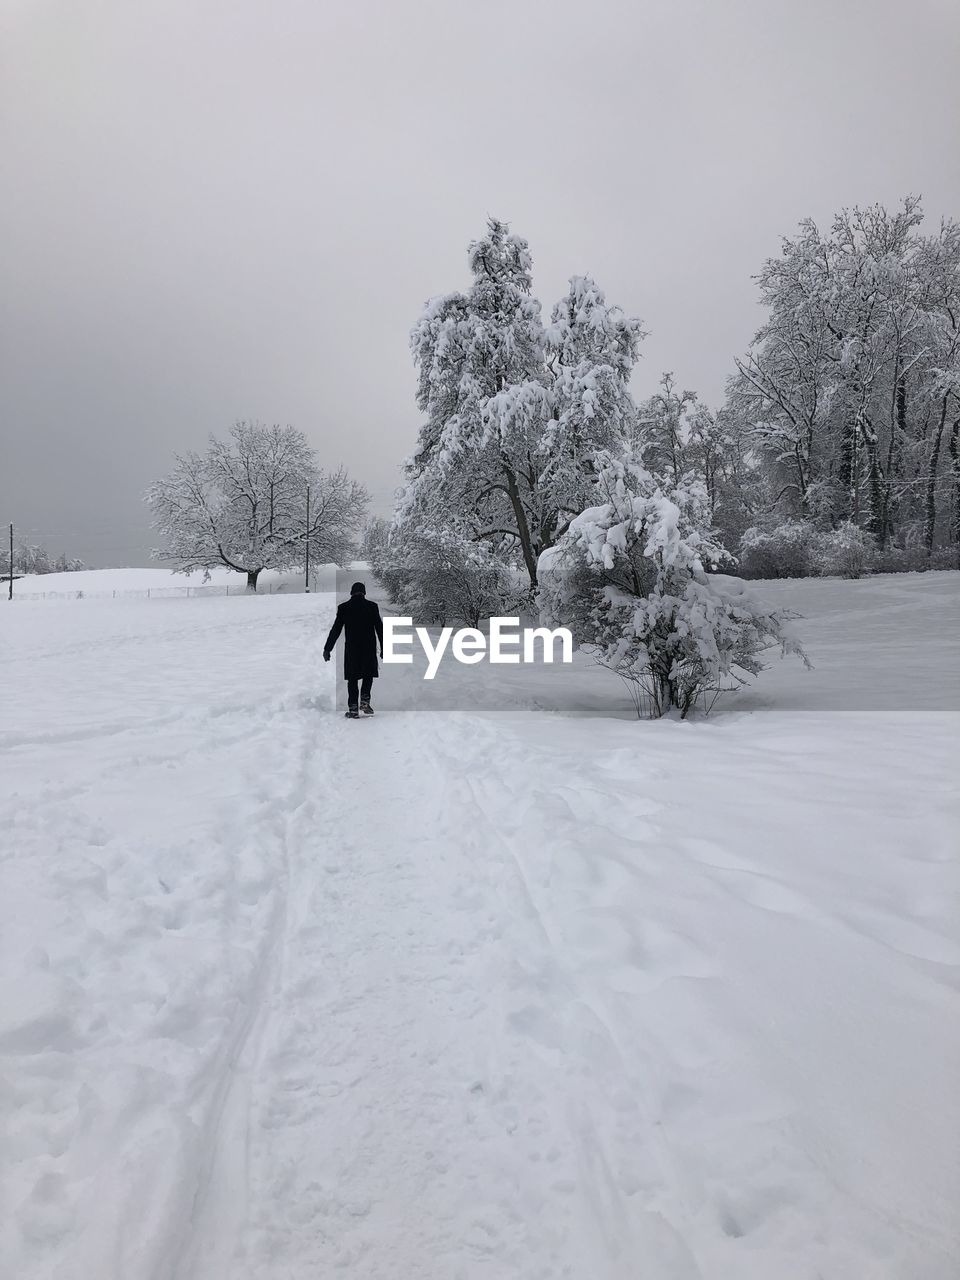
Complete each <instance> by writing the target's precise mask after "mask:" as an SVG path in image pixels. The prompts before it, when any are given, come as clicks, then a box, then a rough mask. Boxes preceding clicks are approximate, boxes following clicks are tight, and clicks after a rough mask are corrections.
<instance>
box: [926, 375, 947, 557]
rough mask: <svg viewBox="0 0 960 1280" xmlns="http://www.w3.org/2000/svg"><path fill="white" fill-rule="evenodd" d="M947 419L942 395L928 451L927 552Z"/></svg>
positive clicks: (932, 531)
mask: <svg viewBox="0 0 960 1280" xmlns="http://www.w3.org/2000/svg"><path fill="white" fill-rule="evenodd" d="M946 420H947V398H946V396H944V398H943V404H942V405H941V407H940V421H939V423H938V424H937V433H936V435H935V436H934V437H933V448H932V449H931V451H930V466H929V469H928V470H927V510H926V515H925V517H924V521H923V541H924V544H925V546H926V548H927V553H928V554H929V553H930V552H931V551H932V550H933V539H934V535H935V533H936V526H937V468H938V467H939V465H940V444H941V442H942V440H943V426H944V423H945V422H946Z"/></svg>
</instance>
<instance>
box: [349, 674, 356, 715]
mask: <svg viewBox="0 0 960 1280" xmlns="http://www.w3.org/2000/svg"><path fill="white" fill-rule="evenodd" d="M347 706H348V707H350V708H351V709H352V710H354V711H356V709H357V678H356V676H351V677H350V678H349V679H348V680H347Z"/></svg>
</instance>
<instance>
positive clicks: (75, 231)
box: [0, 0, 960, 565]
mask: <svg viewBox="0 0 960 1280" xmlns="http://www.w3.org/2000/svg"><path fill="white" fill-rule="evenodd" d="M0 15H2V40H0V58H2V65H0V184H2V198H0V237H2V239H0V243H2V246H3V248H2V258H0V263H2V265H0V329H2V332H0V339H2V345H0V361H2V368H0V523H3V524H5V523H6V522H8V521H9V520H11V519H13V520H15V521H16V523H17V525H18V527H21V528H23V530H24V532H25V534H26V535H27V536H29V537H30V539H31V540H41V536H42V535H46V541H47V542H48V545H49V547H50V549H51V550H53V551H59V550H60V549H65V550H67V551H68V552H69V553H71V554H78V555H81V556H82V557H83V558H84V559H86V560H87V561H88V562H89V563H92V564H95V565H109V564H136V563H146V562H147V554H148V551H149V548H150V546H151V545H152V537H151V534H150V531H149V525H148V522H147V519H146V512H145V509H144V507H143V505H142V500H141V494H142V491H143V489H144V488H145V486H146V485H147V484H148V483H149V482H150V481H151V480H152V479H154V478H156V477H157V476H159V475H161V474H163V473H164V472H166V471H167V470H168V469H169V466H170V464H171V461H172V455H173V453H174V451H176V450H183V449H188V448H191V447H197V446H202V445H203V443H204V441H205V439H206V436H207V434H208V433H209V432H210V431H213V432H220V431H222V430H225V429H226V428H227V427H229V425H230V423H231V422H232V421H233V420H234V419H236V418H239V417H247V418H260V419H262V420H264V421H269V422H275V421H276V422H284V423H285V422H291V423H293V424H295V425H296V426H298V427H300V428H301V429H302V430H303V431H305V432H306V434H307V435H308V437H309V438H310V440H311V442H312V443H313V444H314V445H315V446H316V448H317V449H318V451H319V454H320V458H321V461H322V463H323V464H324V465H327V466H336V465H337V464H338V463H341V462H343V463H345V464H346V465H347V466H348V467H349V468H350V470H351V471H352V472H353V473H354V474H355V475H356V476H357V478H358V479H361V480H363V481H364V482H365V483H366V484H367V485H368V487H369V488H370V490H371V492H372V494H373V495H374V499H375V506H376V507H377V508H378V509H380V510H381V511H386V510H387V509H388V508H389V505H390V495H391V493H392V490H393V488H394V487H395V486H396V484H397V483H398V480H399V470H398V468H399V464H400V463H401V461H402V459H403V457H404V456H405V455H406V454H407V453H408V452H409V451H410V449H411V447H412V445H413V442H414V439H415V435H416V429H417V424H418V414H417V410H416V406H415V404H414V402H413V389H414V375H413V369H412V366H411V363H410V357H409V350H408V345H407V339H408V333H409V330H410V327H411V325H412V324H413V322H414V320H415V319H416V317H417V314H418V312H419V309H420V307H421V305H422V304H423V302H424V301H425V299H426V298H427V297H429V296H431V295H433V294H436V293H442V292H446V291H448V290H450V289H455V288H460V287H462V286H464V285H465V284H466V283H467V280H468V275H467V267H466V246H467V243H468V242H469V241H470V240H471V239H473V238H474V237H476V236H478V235H479V234H481V233H482V231H483V227H484V220H485V218H486V216H487V215H488V214H496V215H497V216H499V217H503V218H506V219H508V220H509V221H510V222H511V223H512V225H513V228H514V230H516V231H517V232H519V233H520V234H521V235H524V236H526V237H527V238H528V239H529V241H530V245H531V249H532V251H533V257H534V271H535V287H536V292H537V294H538V296H539V297H540V298H541V300H542V302H543V304H544V311H545V312H547V313H549V309H550V307H551V306H552V304H553V302H554V301H555V299H556V298H557V297H558V296H559V295H560V294H561V293H562V292H563V289H564V286H565V281H566V278H567V277H568V276H569V275H572V274H584V273H590V274H592V275H594V276H595V277H596V278H597V280H598V281H599V282H600V284H601V285H602V286H603V287H604V289H605V290H606V292H607V296H608V298H609V299H610V300H612V301H615V302H618V303H620V304H621V305H622V306H623V307H624V308H626V309H627V310H628V311H630V312H631V313H633V314H635V315H639V316H640V317H641V318H642V319H643V320H644V322H645V326H646V328H647V329H648V330H649V331H650V336H649V338H648V339H647V341H646V342H645V343H644V345H643V359H642V361H641V367H640V369H639V371H638V373H637V375H636V377H635V380H634V391H635V393H636V394H637V395H638V396H643V395H645V394H648V393H649V392H650V391H652V390H653V389H654V388H655V386H656V383H657V380H658V378H659V376H660V373H661V372H662V371H663V370H664V369H673V370H674V371H675V373H676V375H677V378H678V380H679V381H680V382H681V383H683V384H684V385H685V386H689V387H691V388H695V389H697V390H699V391H700V392H701V395H702V396H703V397H704V398H705V399H707V400H708V401H709V402H711V403H716V402H717V401H719V400H720V399H721V397H722V392H723V385H724V380H725V378H726V376H727V374H728V373H729V372H730V370H731V368H732V362H733V358H734V356H735V355H736V354H738V353H740V352H741V351H742V350H743V349H744V347H745V345H746V344H747V342H748V340H749V338H750V336H751V334H752V332H753V330H754V329H755V328H756V326H757V324H758V322H759V319H760V312H759V310H758V308H757V305H756V292H755V286H754V285H753V283H752V281H751V279H750V277H751V274H753V273H754V272H755V271H756V270H757V269H758V267H759V265H760V263H761V261H762V260H763V258H764V257H766V256H768V255H770V254H773V253H776V252H777V250H778V246H779V237H780V236H781V235H784V234H789V233H790V232H791V231H792V230H793V229H794V228H795V226H796V223H797V222H798V220H799V219H800V218H801V217H803V216H805V215H808V214H809V215H812V216H813V217H815V218H817V220H818V221H824V222H825V221H827V220H828V219H829V217H830V215H831V214H832V213H833V211H834V210H836V209H837V208H839V207H840V206H842V205H849V204H854V203H861V204H865V203H870V202H872V201H874V200H880V201H883V202H889V203H896V202H897V201H898V199H899V198H900V197H901V196H902V195H904V194H906V193H907V192H918V193H920V194H921V195H922V196H923V199H924V207H925V210H926V213H927V216H928V219H929V220H930V221H931V222H932V221H936V220H938V219H939V218H940V216H941V215H942V214H946V215H949V216H955V217H960V142H958V138H960V76H958V75H957V67H958V66H960V3H958V0H911V2H910V3H909V4H904V3H903V0H790V2H789V3H788V2H786V0H700V2H693V0H633V2H632V3H626V2H623V3H618V2H616V0H591V2H590V3H587V2H586V0H583V2H581V3H577V4H573V3H570V2H569V0H551V2H550V3H534V2H533V0H509V2H508V3H501V2H500V0H470V2H469V3H467V2H461V0H446V2H440V0H434V2H432V3H428V2H427V0H345V2H343V3H332V2H331V0H270V2H269V3H267V0H58V2H54V0H0Z"/></svg>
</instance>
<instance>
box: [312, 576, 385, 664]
mask: <svg viewBox="0 0 960 1280" xmlns="http://www.w3.org/2000/svg"><path fill="white" fill-rule="evenodd" d="M341 631H342V632H343V633H344V641H343V678H344V680H362V679H363V678H364V676H378V675H379V674H380V669H379V667H378V666H377V645H378V644H379V646H380V648H381V649H382V648H383V619H382V618H381V617H380V609H379V607H378V606H377V604H376V603H375V602H374V601H373V600H368V599H367V597H366V596H362V595H359V594H357V595H355V596H351V597H350V599H349V600H344V602H343V604H341V605H340V606H339V607H338V608H337V617H336V621H335V622H334V624H333V626H332V627H331V628H330V634H329V635H328V636H327V643H326V644H325V645H324V646H323V651H324V653H329V652H330V651H331V650H332V649H333V646H334V645H335V644H336V643H337V638H338V637H339V635H340V632H341Z"/></svg>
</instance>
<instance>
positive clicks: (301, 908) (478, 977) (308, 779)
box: [0, 574, 960, 1280]
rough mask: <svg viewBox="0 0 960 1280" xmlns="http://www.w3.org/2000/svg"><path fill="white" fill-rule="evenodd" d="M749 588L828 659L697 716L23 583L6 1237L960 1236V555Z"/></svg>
mask: <svg viewBox="0 0 960 1280" xmlns="http://www.w3.org/2000/svg"><path fill="white" fill-rule="evenodd" d="M758 589H759V590H763V591H764V592H767V593H768V594H770V595H775V596H776V597H777V598H778V599H782V600H784V601H789V602H790V603H793V604H794V605H795V607H797V608H798V609H799V610H800V611H801V612H803V613H804V614H805V615H806V619H805V621H804V622H803V623H802V624H800V629H801V633H802V635H803V638H804V640H805V642H806V643H807V645H808V648H809V651H810V656H811V658H812V660H813V662H814V663H815V670H814V671H812V672H806V671H804V670H803V669H802V667H801V666H800V664H799V663H797V662H795V661H793V662H790V663H786V662H784V663H778V664H777V665H776V666H775V667H774V668H773V669H771V670H770V671H769V672H767V673H765V674H764V675H763V676H762V677H761V678H760V680H759V681H758V683H757V684H756V685H755V686H754V688H753V689H752V690H751V691H749V692H747V693H745V694H744V695H741V696H740V697H739V698H738V699H736V700H731V701H730V702H728V704H727V706H726V707H725V708H723V709H720V710H718V712H717V713H716V714H715V716H714V717H713V718H712V719H711V720H709V721H706V722H699V723H684V724H680V723H675V722H661V723H658V724H649V723H638V722H636V721H635V720H632V719H631V718H630V709H629V705H628V703H627V702H626V700H625V699H624V697H623V694H622V692H621V690H620V688H619V686H618V684H617V682H616V681H615V680H614V679H613V678H612V677H611V676H609V675H608V674H606V673H604V672H601V671H597V670H595V669H593V668H591V667H590V665H589V663H587V662H584V661H582V660H578V662H577V663H576V664H575V665H574V666H573V667H556V668H552V669H549V668H540V669H537V670H531V669H530V668H521V669H517V668H510V667H497V668H489V667H472V668H466V667H460V666H457V665H447V666H445V667H444V668H443V669H442V671H441V673H440V675H439V676H438V678H437V680H436V681H434V682H433V683H432V684H430V685H425V684H423V683H422V682H421V681H419V679H418V671H417V670H416V669H411V668H401V667H392V668H388V669H386V671H385V673H384V677H383V678H382V679H380V680H379V681H378V682H377V684H376V685H375V694H374V697H375V705H376V706H377V709H378V712H379V714H378V716H377V717H376V718H375V719H374V720H373V721H369V722H360V723H352V722H347V721H344V720H343V719H342V718H341V717H340V716H339V715H334V714H331V712H332V710H333V706H334V702H333V699H334V692H335V688H336V686H335V683H334V681H335V672H334V670H333V664H332V663H331V664H330V666H329V667H325V666H324V664H323V663H322V661H321V660H320V649H321V646H322V643H323V639H324V637H325V634H326V629H327V626H328V625H329V622H330V620H331V614H332V598H331V597H330V596H319V595H314V596H304V595H300V594H297V595H293V594H289V595H273V596H259V597H252V598H251V597H242V596H241V597H231V598H208V599H190V600H186V599H184V600H177V599H173V600H117V601H113V600H106V601H101V600H96V599H85V600H83V601H71V602H62V603H51V602H36V603H31V602H29V601H21V602H20V603H17V604H14V605H13V606H9V607H8V606H6V605H3V606H2V612H0V647H2V670H3V684H2V686H0V708H2V714H0V752H2V761H3V772H2V792H0V849H2V854H3V858H2V862H0V973H2V978H3V1000H2V1010H0V1116H2V1133H0V1160H2V1179H0V1258H2V1259H3V1261H2V1263H0V1270H2V1273H3V1275H4V1276H7V1275H9V1276H10V1277H15V1278H16V1280H88V1278H90V1280H174V1278H176V1280H252V1278H253V1277H257V1280H321V1278H323V1280H325V1278H326V1277H328V1276H333V1275H337V1274H341V1273H343V1274H348V1275H350V1276H351V1277H356V1278H357V1280H380V1278H387V1277H389V1278H390V1280H406V1278H407V1277H417V1280H474V1278H477V1280H480V1278H481V1277H490V1278H491V1280H520V1278H522V1280H548V1278H549V1280H553V1278H555V1277H556V1278H558V1277H570V1278H571V1280H585V1278H587V1277H589V1278H590V1280H627V1278H629V1280H639V1278H641V1277H642V1278H643V1280H647V1278H650V1280H693V1278H695V1277H703V1278H705V1280H815V1278H816V1277H823V1278H825V1280H853V1278H854V1277H856V1280H880V1278H883V1280H893V1278H896V1280H955V1277H956V1275H957V1273H958V1265H960V1245H958V1239H960V1221H958V1215H960V1088H958V1080H960V1017H958V1003H960V998H958V988H960V874H958V831H960V798H958V778H960V768H958V765H960V663H958V662H957V637H958V635H960V575H958V574H930V575H925V576H901V577H896V578H892V577H884V578H878V579H873V580H868V581H864V582H857V583H841V582H814V581H812V582H801V583H778V584H764V585H763V586H761V587H759V588H758ZM872 706H876V707H878V708H880V709H879V710H869V709H868V708H870V707H872ZM837 707H839V708H841V709H839V710H837V709H836V708H837Z"/></svg>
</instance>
